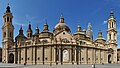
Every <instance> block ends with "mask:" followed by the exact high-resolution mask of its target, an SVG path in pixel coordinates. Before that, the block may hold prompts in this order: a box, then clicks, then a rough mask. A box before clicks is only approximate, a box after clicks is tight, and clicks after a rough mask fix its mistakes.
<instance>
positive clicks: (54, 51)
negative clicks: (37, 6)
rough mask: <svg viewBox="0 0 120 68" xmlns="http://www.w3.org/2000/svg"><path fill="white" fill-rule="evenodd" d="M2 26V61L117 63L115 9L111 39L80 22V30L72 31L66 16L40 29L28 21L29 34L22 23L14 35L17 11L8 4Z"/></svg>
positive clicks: (111, 25)
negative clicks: (94, 37)
mask: <svg viewBox="0 0 120 68" xmlns="http://www.w3.org/2000/svg"><path fill="white" fill-rule="evenodd" d="M3 19H4V24H3V26H2V62H3V63H14V64H43V65H44V64H54V65H64V64H76V65H79V64H103V63H104V64H107V63H117V29H116V19H115V17H114V13H113V11H112V10H111V11H110V15H109V17H108V21H107V24H108V29H107V30H106V31H107V35H106V36H107V40H106V39H105V38H103V36H102V31H98V37H97V38H96V39H95V40H93V32H92V25H91V24H90V23H89V24H88V28H87V30H85V29H82V27H81V26H80V24H79V25H78V26H76V32H75V33H73V34H71V30H70V28H69V26H68V25H67V24H66V23H65V19H64V17H63V16H61V17H60V19H59V22H58V23H57V24H56V26H55V27H54V29H53V31H50V30H49V28H48V26H49V25H48V24H47V22H46V23H45V24H44V27H43V30H42V31H41V32H40V31H39V28H38V27H36V29H35V33H33V31H32V28H31V26H32V25H31V24H30V23H29V24H28V29H27V34H26V35H24V34H23V29H22V26H20V29H19V33H18V35H17V36H16V37H15V39H14V25H13V24H12V19H13V15H12V13H11V10H10V6H9V5H8V6H7V8H6V12H5V13H4V15H3Z"/></svg>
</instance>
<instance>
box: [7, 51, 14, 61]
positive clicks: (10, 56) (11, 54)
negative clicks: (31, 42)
mask: <svg viewBox="0 0 120 68" xmlns="http://www.w3.org/2000/svg"><path fill="white" fill-rule="evenodd" d="M8 63H14V54H13V53H10V54H9V58H8Z"/></svg>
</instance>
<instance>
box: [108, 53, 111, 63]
mask: <svg viewBox="0 0 120 68" xmlns="http://www.w3.org/2000/svg"><path fill="white" fill-rule="evenodd" d="M108 63H111V55H110V54H109V55H108Z"/></svg>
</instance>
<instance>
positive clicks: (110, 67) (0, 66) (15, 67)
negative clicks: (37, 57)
mask: <svg viewBox="0 0 120 68" xmlns="http://www.w3.org/2000/svg"><path fill="white" fill-rule="evenodd" d="M0 68H120V63H118V64H104V65H102V64H95V67H92V65H91V64H81V65H52V66H50V65H22V64H4V63H0Z"/></svg>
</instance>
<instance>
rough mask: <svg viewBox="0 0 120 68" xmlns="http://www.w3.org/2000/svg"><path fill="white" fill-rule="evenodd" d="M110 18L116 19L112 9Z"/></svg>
mask: <svg viewBox="0 0 120 68" xmlns="http://www.w3.org/2000/svg"><path fill="white" fill-rule="evenodd" d="M109 18H114V12H113V9H112V8H111V10H110V16H109Z"/></svg>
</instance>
